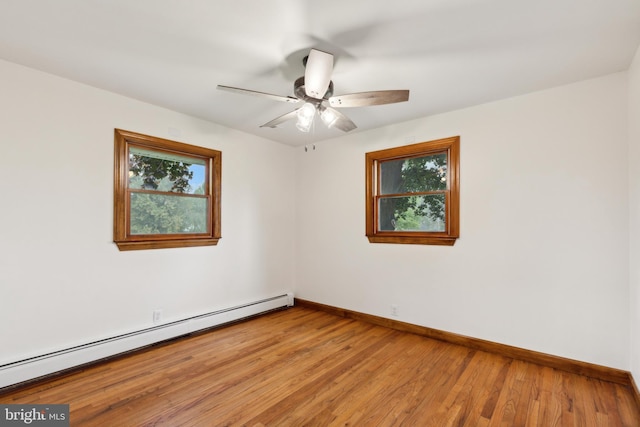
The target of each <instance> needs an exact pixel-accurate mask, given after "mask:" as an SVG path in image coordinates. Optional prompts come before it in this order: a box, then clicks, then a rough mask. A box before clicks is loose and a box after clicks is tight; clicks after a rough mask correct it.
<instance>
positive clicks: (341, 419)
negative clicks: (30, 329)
mask: <svg viewBox="0 0 640 427" xmlns="http://www.w3.org/2000/svg"><path fill="white" fill-rule="evenodd" d="M0 403H28V404H40V403H44V404H53V403H68V404H70V408H71V425H72V426H83V427H84V426H230V425H239V426H243V425H246V426H392V425H398V426H399V425H402V426H437V427H442V426H545V427H547V426H634V427H637V426H640V411H639V409H638V408H637V406H636V403H635V400H634V396H633V393H632V392H631V390H629V389H628V388H626V387H624V386H622V385H619V384H615V383H611V382H607V381H601V380H595V379H592V378H588V377H584V376H581V375H577V374H572V373H567V372H563V371H559V370H556V369H553V368H549V367H542V366H539V365H536V364H533V363H528V362H522V361H518V360H514V359H511V358H508V357H503V356H498V355H495V354H491V353H487V352H483V351H479V350H474V349H470V348H466V347H462V346H458V345H454V344H448V343H444V342H441V341H437V340H433V339H429V338H425V337H421V336H418V335H414V334H411V333H406V332H399V331H396V330H393V329H389V328H385V327H382V326H377V325H373V324H370V323H367V322H362V321H358V320H353V319H348V318H342V317H338V316H334V315H332V314H329V313H325V312H322V311H316V310H312V309H308V308H304V307H294V308H291V309H288V310H283V311H277V312H273V313H269V314H266V315H264V316H261V317H258V318H255V319H252V320H249V321H246V322H242V323H237V324H233V325H230V326H226V327H224V328H219V329H216V330H212V331H209V332H207V333H203V334H199V335H195V336H192V337H188V338H183V339H179V340H176V341H172V342H169V343H165V344H162V345H159V346H156V347H152V348H149V349H146V350H143V351H140V352H137V353H133V354H130V355H128V356H126V357H121V358H117V359H114V360H111V361H108V362H104V363H99V364H96V365H94V366H90V367H87V368H85V369H83V370H81V371H78V372H74V373H71V374H68V375H65V376H63V377H58V378H53V379H50V380H47V381H44V382H40V383H36V384H33V385H30V386H27V387H23V388H20V389H17V390H13V391H10V392H8V393H4V394H0Z"/></svg>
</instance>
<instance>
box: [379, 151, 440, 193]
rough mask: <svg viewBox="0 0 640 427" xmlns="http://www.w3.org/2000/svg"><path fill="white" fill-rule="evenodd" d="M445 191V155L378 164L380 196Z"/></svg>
mask: <svg viewBox="0 0 640 427" xmlns="http://www.w3.org/2000/svg"><path fill="white" fill-rule="evenodd" d="M446 189H447V154H446V153H440V154H433V155H429V156H423V157H412V158H408V159H398V160H388V161H384V162H381V163H380V194H381V195H383V194H399V193H418V192H424V191H439V190H446Z"/></svg>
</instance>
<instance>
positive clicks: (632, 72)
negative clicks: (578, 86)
mask: <svg viewBox="0 0 640 427" xmlns="http://www.w3.org/2000/svg"><path fill="white" fill-rule="evenodd" d="M629 208H630V209H629V219H630V221H629V225H630V230H629V231H630V238H631V242H630V255H629V266H630V270H629V272H630V279H631V280H630V284H631V287H630V301H631V373H632V374H633V378H634V379H635V381H636V384H640V47H639V48H638V50H637V51H636V56H635V59H634V61H633V63H632V65H631V68H630V69H629Z"/></svg>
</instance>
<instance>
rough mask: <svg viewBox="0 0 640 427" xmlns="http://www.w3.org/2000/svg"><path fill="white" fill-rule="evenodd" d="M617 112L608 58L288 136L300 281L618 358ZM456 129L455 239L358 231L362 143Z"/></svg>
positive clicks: (333, 298) (620, 168)
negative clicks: (529, 82)
mask: <svg viewBox="0 0 640 427" xmlns="http://www.w3.org/2000/svg"><path fill="white" fill-rule="evenodd" d="M409 102H410V101H409ZM372 108H387V107H386V106H384V107H372ZM389 108H391V107H389ZM627 128H628V127H627V74H626V73H619V74H613V75H609V76H605V77H602V78H598V79H594V80H589V81H584V82H581V83H577V84H572V85H568V86H563V87H559V88H555V89H551V90H546V91H542V92H537V93H532V94H529V95H525V96H520V97H516V98H511V99H507V100H503V101H499V102H494V103H490V104H485V105H481V106H477V107H473V108H469V109H465V110H460V111H455V112H450V113H446V114H442V115H438V116H433V117H427V118H423V119H419V120H415V121H411V122H407V123H403V124H399V125H395V126H389V127H385V128H381V129H378V130H373V131H369V132H364V133H357V134H353V135H348V136H344V137H340V138H338V139H334V140H330V141H325V142H324V143H321V144H317V149H316V150H315V151H310V152H307V153H305V152H303V151H299V152H298V154H297V155H298V159H297V161H298V183H297V202H296V203H297V215H298V230H297V234H296V242H297V243H296V245H297V252H298V265H297V269H296V296H297V297H299V298H304V299H308V300H312V301H317V302H320V303H326V304H330V305H334V306H339V307H344V308H347V309H351V310H355V311H359V312H365V313H370V314H373V315H378V316H384V317H392V316H391V310H390V305H391V304H397V305H398V306H399V317H397V318H396V319H398V320H401V321H406V322H410V323H414V324H419V325H424V326H428V327H432V328H437V329H442V330H445V331H450V332H454V333H458V334H463V335H468V336H472V337H476V338H481V339H487V340H491V341H495V342H500V343H505V344H508V345H513V346H518V347H523V348H527V349H531V350H535V351H541V352H546V353H551V354H554V355H558V356H563V357H568V358H573V359H578V360H582V361H587V362H591V363H597V364H601V365H606V366H611V367H616V368H622V369H628V368H629V365H630V361H629V354H630V353H629V350H630V348H629V333H630V331H629V329H630V328H629V323H630V322H629V303H628V286H629V285H628V283H629V263H628V242H629V239H628V218H629V210H628V167H627V149H628V145H627ZM454 135H460V137H461V225H460V227H461V237H460V239H459V241H458V242H457V243H456V244H455V246H453V247H437V246H419V245H392V244H370V243H368V240H367V239H366V237H365V235H364V232H365V222H364V221H365V218H364V154H365V152H367V151H373V150H378V149H383V148H388V147H393V146H399V145H404V144H407V143H411V142H420V141H428V140H432V139H437V138H442V137H448V136H454Z"/></svg>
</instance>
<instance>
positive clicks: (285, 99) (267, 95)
mask: <svg viewBox="0 0 640 427" xmlns="http://www.w3.org/2000/svg"><path fill="white" fill-rule="evenodd" d="M218 89H219V90H225V91H227V92H235V93H239V94H242V95H253V96H260V97H262V98H269V99H271V100H273V101H280V102H291V103H294V104H295V103H296V102H300V100H299V99H298V98H294V97H293V96H280V95H273V94H270V93H265V92H257V91H255V90H249V89H240V88H238V87H231V86H223V85H218Z"/></svg>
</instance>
